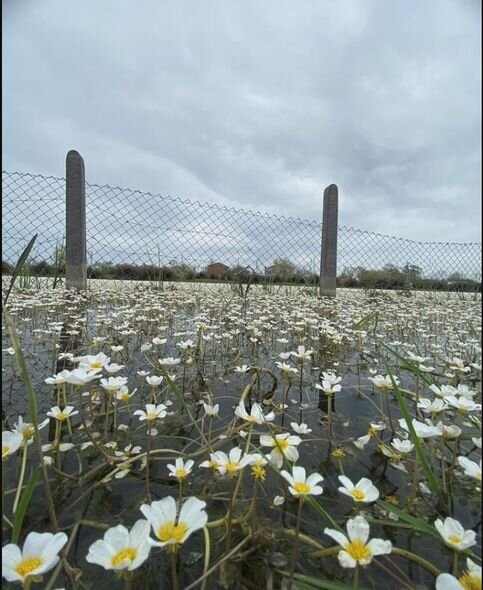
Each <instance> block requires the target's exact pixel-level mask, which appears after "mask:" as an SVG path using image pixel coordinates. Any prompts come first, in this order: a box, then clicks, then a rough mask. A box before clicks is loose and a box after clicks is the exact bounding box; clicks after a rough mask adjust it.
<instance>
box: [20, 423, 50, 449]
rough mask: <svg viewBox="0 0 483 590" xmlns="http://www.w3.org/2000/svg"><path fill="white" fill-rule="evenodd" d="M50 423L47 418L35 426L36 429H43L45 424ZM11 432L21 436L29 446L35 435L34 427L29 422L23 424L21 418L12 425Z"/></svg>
mask: <svg viewBox="0 0 483 590" xmlns="http://www.w3.org/2000/svg"><path fill="white" fill-rule="evenodd" d="M49 422H50V420H49V419H48V418H46V419H45V420H44V421H43V422H41V423H40V424H38V425H37V427H38V429H39V430H40V429H41V428H45V426H47V424H48V423H49ZM13 432H17V433H18V434H21V435H22V436H23V439H24V441H27V443H28V444H30V443H31V442H33V441H32V437H33V435H34V433H35V428H34V425H33V424H31V423H30V422H24V421H23V418H22V416H19V417H18V422H16V423H15V424H14V425H13Z"/></svg>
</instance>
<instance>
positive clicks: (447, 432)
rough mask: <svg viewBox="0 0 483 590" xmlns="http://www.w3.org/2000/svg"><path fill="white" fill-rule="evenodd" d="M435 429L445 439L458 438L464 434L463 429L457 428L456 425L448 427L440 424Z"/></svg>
mask: <svg viewBox="0 0 483 590" xmlns="http://www.w3.org/2000/svg"><path fill="white" fill-rule="evenodd" d="M435 428H436V429H437V430H438V431H439V433H440V435H441V436H442V437H443V438H458V436H459V435H460V434H461V432H462V430H461V428H460V427H459V426H456V424H449V425H448V426H446V424H443V423H442V422H438V423H437V424H436V426H435Z"/></svg>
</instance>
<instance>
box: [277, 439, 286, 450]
mask: <svg viewBox="0 0 483 590" xmlns="http://www.w3.org/2000/svg"><path fill="white" fill-rule="evenodd" d="M277 443H278V446H279V448H280V450H281V451H285V449H286V448H287V447H288V440H287V439H285V438H277Z"/></svg>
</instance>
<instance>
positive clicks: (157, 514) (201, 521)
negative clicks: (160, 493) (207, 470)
mask: <svg viewBox="0 0 483 590" xmlns="http://www.w3.org/2000/svg"><path fill="white" fill-rule="evenodd" d="M205 507H206V502H203V501H202V500H198V498H195V497H194V496H191V497H190V498H188V499H187V500H186V502H185V503H184V504H183V506H182V507H181V510H180V513H179V516H178V517H177V511H176V500H175V499H174V498H172V497H171V496H167V497H166V498H163V499H162V500H158V501H156V502H152V503H151V505H149V504H143V505H142V506H141V512H142V513H143V514H144V516H145V517H146V518H147V519H148V521H149V522H150V524H151V526H152V527H153V531H154V534H155V535H156V537H157V538H158V539H159V541H153V540H151V543H152V544H153V545H155V546H156V547H164V546H165V545H169V548H170V549H171V550H173V551H175V550H176V549H177V547H178V545H181V544H182V543H184V542H185V541H186V539H187V538H188V537H189V536H190V535H191V534H192V533H194V532H195V531H197V530H198V529H202V528H203V527H204V526H205V524H206V523H207V522H208V515H207V513H206V512H205V510H204V508H205Z"/></svg>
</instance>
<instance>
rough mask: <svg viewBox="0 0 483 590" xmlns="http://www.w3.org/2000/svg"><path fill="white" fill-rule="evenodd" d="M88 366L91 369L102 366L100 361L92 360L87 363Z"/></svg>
mask: <svg viewBox="0 0 483 590" xmlns="http://www.w3.org/2000/svg"><path fill="white" fill-rule="evenodd" d="M89 367H90V368H91V369H102V367H103V364H102V363H101V361H92V362H91V363H90V364H89Z"/></svg>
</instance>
